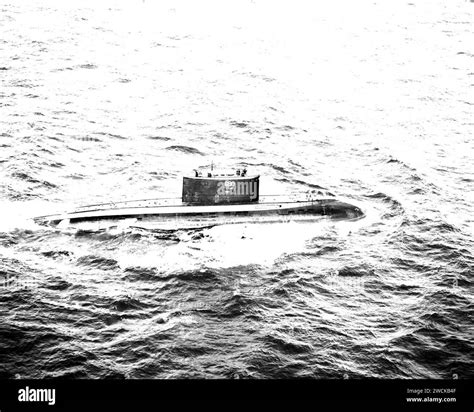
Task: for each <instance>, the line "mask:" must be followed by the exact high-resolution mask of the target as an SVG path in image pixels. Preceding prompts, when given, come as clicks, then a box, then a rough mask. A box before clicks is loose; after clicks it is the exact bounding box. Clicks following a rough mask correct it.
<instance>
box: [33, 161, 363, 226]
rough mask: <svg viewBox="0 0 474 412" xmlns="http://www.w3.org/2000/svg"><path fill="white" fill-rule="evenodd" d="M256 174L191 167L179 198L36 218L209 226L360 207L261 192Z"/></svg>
mask: <svg viewBox="0 0 474 412" xmlns="http://www.w3.org/2000/svg"><path fill="white" fill-rule="evenodd" d="M259 191H260V175H247V169H245V168H244V169H242V170H240V169H237V170H236V171H235V172H234V173H214V171H213V167H212V166H211V170H210V171H208V172H207V173H203V171H202V170H194V175H193V176H184V177H183V186H182V197H181V199H179V198H174V199H173V198H158V199H143V200H131V201H123V202H110V203H101V204H95V205H87V206H81V207H78V208H76V209H75V210H73V211H69V212H64V213H58V214H54V215H47V216H39V217H36V218H34V220H35V221H36V222H37V223H39V224H43V225H44V224H46V225H51V226H56V225H59V224H61V225H68V224H73V223H79V222H105V223H107V222H109V223H110V221H114V222H117V221H126V223H129V224H134V223H139V222H153V223H158V224H160V227H161V228H163V229H172V230H176V229H185V228H200V227H212V226H216V225H221V224H230V223H246V222H286V221H308V220H314V219H316V218H318V217H320V216H334V217H338V218H347V219H356V218H360V217H363V216H364V213H363V212H362V210H361V209H360V208H358V207H356V206H354V205H351V204H349V203H345V202H341V201H339V200H337V199H335V198H334V197H331V196H326V197H324V196H321V192H319V193H314V191H313V192H311V193H309V192H308V193H302V194H296V195H295V194H293V195H292V196H286V197H285V196H280V195H276V196H261V195H260V194H259Z"/></svg>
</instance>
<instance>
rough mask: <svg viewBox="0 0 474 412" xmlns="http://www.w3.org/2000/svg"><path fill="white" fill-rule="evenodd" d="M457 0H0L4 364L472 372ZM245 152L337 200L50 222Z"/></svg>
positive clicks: (269, 186)
mask: <svg viewBox="0 0 474 412" xmlns="http://www.w3.org/2000/svg"><path fill="white" fill-rule="evenodd" d="M473 7H474V5H473V4H472V3H470V2H467V1H461V0H454V1H449V2H447V1H441V0H433V1H417V0H410V1H408V0H407V1H402V2H382V1H379V0H373V1H361V2H350V1H337V2H312V1H311V2H309V1H308V2H305V1H302V2H277V1H271V2H270V1H246V0H244V1H242V0H239V1H231V2H212V1H200V2H183V1H178V2H175V1H173V2H171V1H168V2H166V1H165V2H154V1H149V0H147V1H136V0H135V1H134V0H129V1H125V0H123V1H111V0H105V1H101V2H93V1H68V2H62V1H18V2H13V1H4V0H3V1H1V2H0V177H1V179H0V282H1V284H0V286H1V287H0V313H1V315H0V376H1V377H10V378H42V377H59V376H63V377H64V376H67V377H76V378H81V377H92V378H104V377H112V378H122V377H125V378H182V377H185V378H217V377H228V378H283V377H313V378H336V379H343V378H362V377H377V378H456V377H458V378H466V377H470V378H472V377H473V354H474V352H473V338H474V335H473V312H474V310H473V309H474V306H473V285H472V275H473V267H474V248H473V246H474V241H473V224H474V212H473V193H474V168H473V159H474V143H473V134H472V132H473V120H472V119H473V103H474V102H473V93H472V90H473V81H474V80H473V79H474V77H473V75H474V71H473V70H474V69H473V48H472V44H474V42H473V41H472V40H473V33H472V21H473V20H472V13H473ZM211 162H214V164H216V165H217V166H220V167H224V168H233V167H235V166H236V165H241V164H246V165H248V168H249V172H256V173H259V174H261V176H262V177H261V191H262V193H263V194H286V193H290V192H305V191H307V190H310V189H313V188H315V187H323V188H325V189H328V190H330V191H331V192H332V193H334V194H335V195H336V196H337V197H344V198H345V199H349V200H350V201H351V202H353V203H356V204H357V205H358V206H360V207H361V208H362V209H363V210H364V211H365V214H366V216H365V217H364V218H363V219H360V220H357V221H348V220H346V221H345V220H340V219H339V220H334V219H330V218H321V219H320V220H319V221H316V222H313V223H310V224H309V223H308V224H300V223H281V224H259V223H249V224H241V225H224V226H218V227H214V228H208V229H204V230H195V231H184V230H181V231H174V232H173V231H160V230H156V229H154V228H152V227H149V228H148V227H140V228H136V227H130V226H127V225H122V226H120V225H119V226H118V227H117V228H113V229H109V230H95V229H94V228H88V229H87V228H61V229H58V228H49V227H43V226H38V225H36V224H35V223H34V222H33V221H32V220H31V219H30V217H32V216H37V215H41V214H45V213H48V212H55V211H58V210H62V209H64V208H66V207H70V206H72V205H80V204H87V203H97V202H102V201H110V200H113V201H118V200H127V199H135V198H147V197H150V198H156V197H172V196H179V195H180V190H181V180H180V179H181V176H182V175H183V174H185V173H188V172H189V171H190V170H192V168H194V167H197V166H200V165H209V164H211Z"/></svg>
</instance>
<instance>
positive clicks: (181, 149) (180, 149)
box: [166, 145, 204, 156]
mask: <svg viewBox="0 0 474 412" xmlns="http://www.w3.org/2000/svg"><path fill="white" fill-rule="evenodd" d="M166 150H173V151H176V152H182V153H186V154H197V155H200V156H204V153H202V152H201V151H199V150H198V149H196V148H195V147H190V146H181V145H173V146H168V147H167V148H166Z"/></svg>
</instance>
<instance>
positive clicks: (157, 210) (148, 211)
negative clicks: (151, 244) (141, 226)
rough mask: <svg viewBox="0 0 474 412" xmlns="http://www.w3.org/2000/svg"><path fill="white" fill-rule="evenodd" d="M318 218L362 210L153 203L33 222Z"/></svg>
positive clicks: (334, 204) (331, 204)
mask: <svg viewBox="0 0 474 412" xmlns="http://www.w3.org/2000/svg"><path fill="white" fill-rule="evenodd" d="M319 216H333V217H338V218H347V219H356V218H360V217H363V216H364V214H363V212H362V210H361V209H360V208H358V207H356V206H354V205H351V204H349V203H346V202H342V201H339V200H336V199H317V200H311V201H284V202H262V203H253V204H232V205H186V204H181V205H172V204H171V205H157V202H156V201H152V200H150V201H136V202H135V203H133V202H123V203H122V204H121V205H118V204H116V205H115V206H114V207H111V204H104V205H92V206H86V207H83V208H80V209H77V210H75V211H73V212H68V213H61V214H56V215H49V216H41V217H37V218H35V221H36V222H37V223H40V224H48V225H53V226H54V225H58V224H59V223H60V222H62V221H66V222H68V223H79V222H94V221H117V220H119V221H120V220H128V221H130V220H133V221H136V222H139V221H154V222H162V223H167V224H168V226H169V227H187V226H189V227H203V226H214V225H218V224H228V223H243V222H249V221H257V222H280V221H281V222H284V221H288V220H311V219H314V218H315V217H319Z"/></svg>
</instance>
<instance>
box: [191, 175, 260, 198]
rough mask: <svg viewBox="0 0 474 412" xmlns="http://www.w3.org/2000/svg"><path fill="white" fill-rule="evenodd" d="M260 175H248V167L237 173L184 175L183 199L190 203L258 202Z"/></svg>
mask: <svg viewBox="0 0 474 412" xmlns="http://www.w3.org/2000/svg"><path fill="white" fill-rule="evenodd" d="M259 178H260V176H259V175H254V176H248V175H247V169H243V170H240V169H237V170H236V171H235V173H214V172H213V171H212V170H211V171H210V172H207V173H204V174H203V173H202V172H201V171H199V170H195V171H194V176H188V177H186V176H185V177H183V195H182V201H183V203H185V204H188V205H218V204H246V203H256V202H258V197H259Z"/></svg>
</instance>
